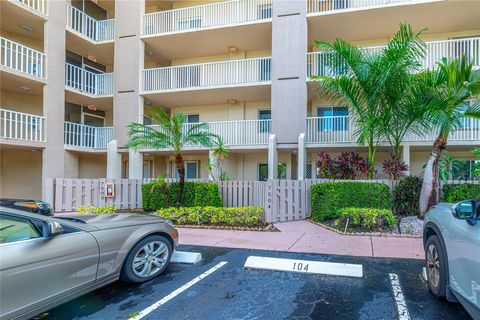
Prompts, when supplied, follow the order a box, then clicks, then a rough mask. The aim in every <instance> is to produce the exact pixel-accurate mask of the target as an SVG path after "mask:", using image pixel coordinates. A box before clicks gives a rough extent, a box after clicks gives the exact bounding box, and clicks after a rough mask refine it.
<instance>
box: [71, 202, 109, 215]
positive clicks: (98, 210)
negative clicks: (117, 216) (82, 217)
mask: <svg viewBox="0 0 480 320" xmlns="http://www.w3.org/2000/svg"><path fill="white" fill-rule="evenodd" d="M77 212H78V213H95V214H108V213H116V212H117V207H115V205H113V206H110V205H106V206H105V207H95V206H94V205H93V204H90V205H88V206H87V207H84V206H80V207H78V209H77Z"/></svg>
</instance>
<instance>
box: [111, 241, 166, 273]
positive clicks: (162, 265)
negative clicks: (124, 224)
mask: <svg viewBox="0 0 480 320" xmlns="http://www.w3.org/2000/svg"><path fill="white" fill-rule="evenodd" d="M172 253H173V250H172V245H171V244H170V241H168V240H167V239H166V238H164V237H162V236H159V235H152V236H148V237H146V238H144V239H142V240H140V241H139V242H138V243H137V244H136V245H135V246H134V247H133V248H132V250H130V252H129V253H128V256H127V258H126V259H125V262H124V263H123V267H122V272H121V274H120V278H121V279H122V280H123V281H126V282H145V281H148V280H151V279H153V278H155V277H156V276H158V275H159V274H161V273H162V272H163V271H164V270H165V269H166V268H167V266H168V264H169V263H170V259H171V257H172Z"/></svg>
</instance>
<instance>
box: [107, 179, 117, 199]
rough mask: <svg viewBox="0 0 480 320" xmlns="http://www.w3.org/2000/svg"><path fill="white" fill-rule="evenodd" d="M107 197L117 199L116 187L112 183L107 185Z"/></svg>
mask: <svg viewBox="0 0 480 320" xmlns="http://www.w3.org/2000/svg"><path fill="white" fill-rule="evenodd" d="M105 197H107V198H113V197H115V185H114V184H113V183H111V182H108V183H105Z"/></svg>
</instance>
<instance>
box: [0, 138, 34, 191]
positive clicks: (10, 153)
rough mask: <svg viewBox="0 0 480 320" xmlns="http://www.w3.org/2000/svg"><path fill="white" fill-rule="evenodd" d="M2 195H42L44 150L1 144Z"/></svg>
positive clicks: (0, 187) (0, 180)
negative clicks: (3, 145) (12, 147)
mask: <svg viewBox="0 0 480 320" xmlns="http://www.w3.org/2000/svg"><path fill="white" fill-rule="evenodd" d="M0 197H5V198H8V197H11V198H33V199H41V197H42V152H41V151H39V150H36V151H33V150H29V149H5V148H2V146H0Z"/></svg>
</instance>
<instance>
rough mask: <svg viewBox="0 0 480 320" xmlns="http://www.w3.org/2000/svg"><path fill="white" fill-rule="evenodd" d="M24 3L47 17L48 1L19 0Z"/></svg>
mask: <svg viewBox="0 0 480 320" xmlns="http://www.w3.org/2000/svg"><path fill="white" fill-rule="evenodd" d="M17 1H19V2H21V3H23V4H24V5H25V6H27V7H29V8H31V9H33V10H34V11H36V12H38V13H41V14H42V15H47V1H46V0H17Z"/></svg>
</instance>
